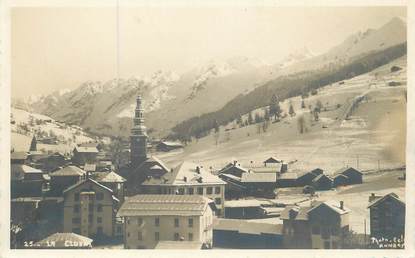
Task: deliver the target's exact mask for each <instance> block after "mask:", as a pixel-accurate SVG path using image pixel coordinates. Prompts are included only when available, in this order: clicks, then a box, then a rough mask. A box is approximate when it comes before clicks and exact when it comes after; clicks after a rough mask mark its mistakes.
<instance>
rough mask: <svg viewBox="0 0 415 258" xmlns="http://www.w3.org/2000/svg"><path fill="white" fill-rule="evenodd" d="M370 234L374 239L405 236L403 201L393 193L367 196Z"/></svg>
mask: <svg viewBox="0 0 415 258" xmlns="http://www.w3.org/2000/svg"><path fill="white" fill-rule="evenodd" d="M368 208H369V210H370V236H371V237H374V238H376V239H381V238H386V239H393V238H403V237H404V236H405V202H404V201H402V200H401V199H399V197H398V195H396V194H395V193H389V194H387V195H384V196H376V195H375V194H374V193H372V194H371V196H370V197H369V206H368Z"/></svg>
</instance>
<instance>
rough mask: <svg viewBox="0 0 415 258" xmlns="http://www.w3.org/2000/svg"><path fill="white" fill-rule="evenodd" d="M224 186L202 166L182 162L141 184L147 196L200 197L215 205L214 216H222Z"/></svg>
mask: <svg viewBox="0 0 415 258" xmlns="http://www.w3.org/2000/svg"><path fill="white" fill-rule="evenodd" d="M225 184H226V182H224V181H223V180H222V179H220V178H219V177H218V176H216V175H213V174H212V173H211V172H210V171H208V170H206V169H205V168H204V167H203V166H202V165H198V164H195V163H192V162H187V161H184V162H182V163H180V164H179V165H178V166H176V167H175V168H174V169H172V170H171V171H170V172H168V173H165V174H163V175H153V176H148V177H147V178H146V180H145V181H144V182H143V183H142V188H143V192H145V193H147V194H178V195H201V196H205V197H207V198H210V199H211V200H213V201H214V202H215V204H216V208H217V210H216V211H215V213H216V215H218V216H221V215H223V214H222V213H223V211H224V202H225Z"/></svg>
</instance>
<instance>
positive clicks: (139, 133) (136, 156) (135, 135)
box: [130, 95, 148, 168]
mask: <svg viewBox="0 0 415 258" xmlns="http://www.w3.org/2000/svg"><path fill="white" fill-rule="evenodd" d="M143 113H144V111H143V107H142V99H141V96H140V95H138V96H137V106H136V108H135V115H134V120H133V121H134V125H133V127H132V128H131V136H130V155H131V156H130V162H131V165H132V167H133V168H136V167H137V166H139V165H140V164H141V163H142V162H144V161H145V160H146V159H147V137H148V136H147V133H146V127H145V126H144V117H143Z"/></svg>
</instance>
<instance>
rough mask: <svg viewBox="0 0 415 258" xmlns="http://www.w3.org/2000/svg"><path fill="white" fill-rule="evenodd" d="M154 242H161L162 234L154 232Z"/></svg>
mask: <svg viewBox="0 0 415 258" xmlns="http://www.w3.org/2000/svg"><path fill="white" fill-rule="evenodd" d="M154 240H156V241H159V240H160V232H154Z"/></svg>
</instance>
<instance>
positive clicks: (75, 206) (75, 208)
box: [73, 204, 79, 213]
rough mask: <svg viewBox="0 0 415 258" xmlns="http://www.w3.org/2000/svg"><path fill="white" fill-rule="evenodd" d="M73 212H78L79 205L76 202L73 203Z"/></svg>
mask: <svg viewBox="0 0 415 258" xmlns="http://www.w3.org/2000/svg"><path fill="white" fill-rule="evenodd" d="M73 212H74V213H78V212H79V205H78V204H75V205H74V206H73Z"/></svg>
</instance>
